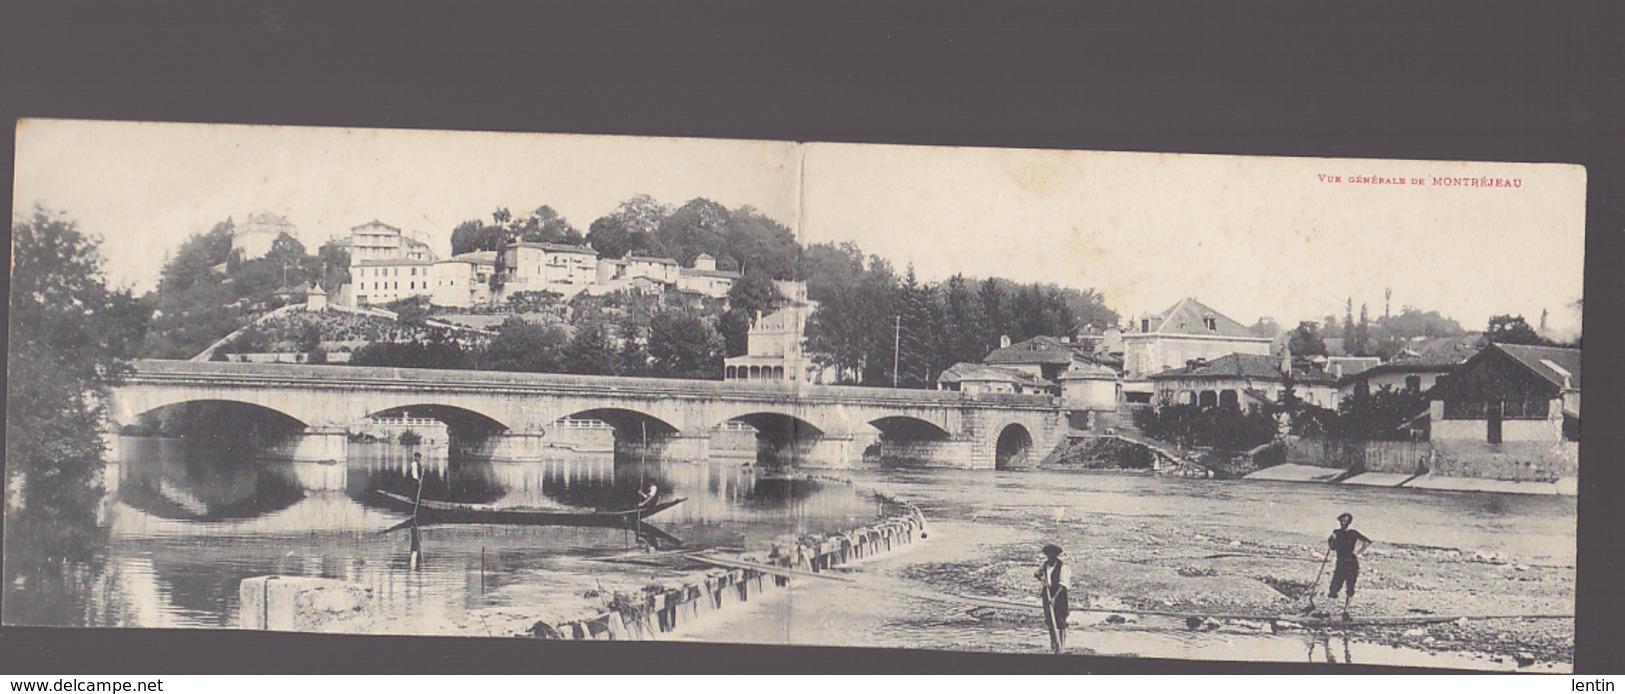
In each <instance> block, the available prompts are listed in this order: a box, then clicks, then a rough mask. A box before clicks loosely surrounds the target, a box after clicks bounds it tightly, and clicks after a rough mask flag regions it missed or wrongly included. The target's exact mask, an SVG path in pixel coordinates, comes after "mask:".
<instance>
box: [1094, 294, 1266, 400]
mask: <svg viewBox="0 0 1625 694" xmlns="http://www.w3.org/2000/svg"><path fill="white" fill-rule="evenodd" d="M1270 343H1271V339H1270V338H1268V337H1258V336H1256V335H1254V334H1253V333H1252V331H1250V330H1248V329H1247V326H1245V325H1242V324H1241V323H1238V322H1236V321H1235V320H1234V319H1232V318H1230V317H1229V316H1226V315H1224V314H1222V313H1219V312H1218V311H1216V310H1214V309H1213V308H1212V307H1211V306H1208V305H1207V304H1204V303H1202V302H1201V301H1198V300H1196V299H1192V298H1187V299H1181V300H1180V301H1179V302H1178V303H1176V304H1174V305H1173V306H1170V307H1168V309H1167V310H1164V311H1163V312H1161V313H1158V314H1154V315H1150V314H1148V315H1144V316H1141V317H1139V318H1138V319H1136V320H1134V321H1133V322H1132V323H1131V324H1130V326H1129V329H1128V330H1126V331H1124V333H1123V379H1124V383H1123V397H1124V399H1126V400H1128V401H1130V402H1151V398H1152V395H1153V390H1154V389H1153V387H1152V384H1151V382H1150V381H1149V377H1150V376H1151V375H1152V374H1157V373H1162V372H1164V371H1167V370H1169V369H1177V368H1181V367H1184V366H1185V365H1186V364H1187V363H1188V362H1191V361H1195V360H1204V361H1214V360H1217V359H1219V358H1220V357H1224V356H1226V355H1230V354H1250V355H1258V356H1266V357H1267V356H1268V355H1269V354H1270Z"/></svg>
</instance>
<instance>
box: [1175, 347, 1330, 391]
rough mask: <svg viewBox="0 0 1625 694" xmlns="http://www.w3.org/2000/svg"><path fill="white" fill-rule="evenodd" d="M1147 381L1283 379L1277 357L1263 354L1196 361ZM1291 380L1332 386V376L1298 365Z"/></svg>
mask: <svg viewBox="0 0 1625 694" xmlns="http://www.w3.org/2000/svg"><path fill="white" fill-rule="evenodd" d="M1149 378H1150V379H1152V380H1161V379H1173V378H1181V379H1208V378H1211V379H1216V380H1217V379H1249V380H1256V381H1284V380H1286V379H1285V378H1283V377H1282V375H1281V360H1280V358H1278V357H1273V356H1269V355H1264V354H1226V355H1224V356H1222V357H1219V358H1218V359H1214V360H1213V361H1209V362H1198V363H1196V364H1194V365H1190V366H1183V367H1180V368H1177V369H1168V370H1167V371H1163V372H1162V373H1155V374H1151V375H1150V376H1149ZM1292 378H1293V380H1295V381H1297V382H1298V383H1324V384H1330V383H1332V378H1331V376H1330V375H1328V374H1327V373H1326V372H1324V371H1321V370H1319V369H1308V368H1304V367H1301V366H1297V365H1294V366H1293V367H1292Z"/></svg>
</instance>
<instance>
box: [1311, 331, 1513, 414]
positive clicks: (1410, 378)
mask: <svg viewBox="0 0 1625 694" xmlns="http://www.w3.org/2000/svg"><path fill="white" fill-rule="evenodd" d="M1484 344H1485V343H1484V342H1483V338H1482V335H1480V334H1478V333H1470V334H1468V335H1464V336H1460V337H1446V338H1431V339H1422V338H1418V339H1416V340H1413V341H1411V343H1410V344H1409V345H1407V346H1406V347H1405V348H1404V349H1402V350H1400V352H1399V353H1398V354H1396V355H1395V356H1394V358H1393V359H1390V360H1388V361H1387V362H1384V363H1381V364H1377V365H1375V366H1372V367H1370V368H1368V369H1364V370H1360V371H1353V372H1350V371H1346V370H1345V371H1344V372H1343V373H1342V374H1341V375H1339V378H1338V380H1337V391H1338V395H1339V397H1343V398H1347V397H1352V396H1353V395H1354V394H1356V393H1365V394H1370V393H1375V392H1378V391H1381V390H1383V389H1384V388H1386V389H1389V390H1393V391H1408V392H1412V393H1426V392H1427V391H1428V390H1429V389H1431V388H1432V387H1433V384H1434V383H1436V382H1438V380H1439V377H1441V376H1444V375H1445V374H1448V373H1450V372H1451V371H1453V370H1455V368H1456V367H1457V366H1460V365H1461V364H1462V362H1465V361H1467V360H1468V359H1470V358H1472V356H1473V355H1475V354H1478V352H1479V350H1481V349H1483V348H1484Z"/></svg>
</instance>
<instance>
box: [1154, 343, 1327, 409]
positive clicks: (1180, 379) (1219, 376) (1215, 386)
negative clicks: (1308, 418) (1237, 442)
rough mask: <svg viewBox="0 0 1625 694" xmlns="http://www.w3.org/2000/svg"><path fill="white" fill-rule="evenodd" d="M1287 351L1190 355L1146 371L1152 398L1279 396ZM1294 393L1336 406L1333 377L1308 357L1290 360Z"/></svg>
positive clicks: (1263, 399) (1221, 402)
mask: <svg viewBox="0 0 1625 694" xmlns="http://www.w3.org/2000/svg"><path fill="white" fill-rule="evenodd" d="M1289 360H1290V357H1289V356H1288V357H1284V358H1278V357H1273V356H1270V355H1267V354H1239V353H1236V354H1227V355H1224V356H1222V357H1219V358H1218V359H1214V360H1211V361H1209V360H1207V359H1192V360H1190V362H1188V363H1187V364H1186V365H1185V366H1182V367H1179V368H1174V369H1167V370H1165V371H1161V372H1158V373H1155V374H1152V375H1151V376H1149V377H1148V378H1149V380H1150V381H1151V383H1152V384H1153V402H1155V403H1157V404H1158V405H1159V406H1160V405H1198V406H1201V407H1237V408H1242V409H1252V408H1257V407H1262V406H1263V405H1265V404H1268V403H1273V402H1277V401H1279V400H1280V398H1281V395H1282V392H1283V391H1285V390H1286V388H1287V369H1286V363H1287V362H1288V361H1289ZM1291 373H1292V389H1293V393H1294V394H1295V395H1297V397H1298V398H1299V399H1301V400H1303V401H1304V402H1306V403H1308V404H1310V405H1314V406H1316V407H1324V408H1327V409H1337V386H1336V380H1335V379H1333V378H1332V377H1331V375H1330V374H1327V373H1326V372H1325V371H1323V370H1321V369H1319V368H1318V367H1317V366H1315V365H1313V364H1312V363H1308V362H1303V363H1297V364H1293V365H1292V366H1291Z"/></svg>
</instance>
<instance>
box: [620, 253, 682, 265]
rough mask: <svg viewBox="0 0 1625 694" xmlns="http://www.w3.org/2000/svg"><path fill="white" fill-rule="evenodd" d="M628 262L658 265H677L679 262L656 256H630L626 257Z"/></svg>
mask: <svg viewBox="0 0 1625 694" xmlns="http://www.w3.org/2000/svg"><path fill="white" fill-rule="evenodd" d="M626 262H629V263H655V264H657V265H676V264H677V261H675V260H672V259H671V258H656V257H654V256H649V255H629V256H626Z"/></svg>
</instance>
